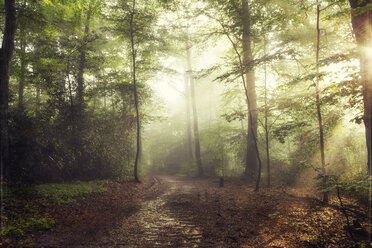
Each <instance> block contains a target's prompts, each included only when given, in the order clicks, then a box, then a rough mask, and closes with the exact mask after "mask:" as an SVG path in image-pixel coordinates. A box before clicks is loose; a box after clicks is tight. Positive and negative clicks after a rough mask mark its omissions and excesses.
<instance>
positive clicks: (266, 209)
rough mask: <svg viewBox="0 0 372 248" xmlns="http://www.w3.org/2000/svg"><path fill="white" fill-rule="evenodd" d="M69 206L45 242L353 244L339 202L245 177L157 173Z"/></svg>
mask: <svg viewBox="0 0 372 248" xmlns="http://www.w3.org/2000/svg"><path fill="white" fill-rule="evenodd" d="M121 187H127V188H124V189H122V188H121ZM144 192H145V193H144ZM115 199H116V200H115ZM350 204H351V202H350ZM355 209H356V210H358V212H360V213H362V212H363V209H362V208H361V207H360V206H355ZM68 211H70V212H69V213H72V214H75V216H72V217H71V218H70V219H71V220H69V219H68V218H67V220H66V221H64V220H63V219H61V220H60V224H59V226H58V227H56V228H55V229H54V230H52V231H51V232H50V233H49V234H47V235H42V237H41V238H38V239H37V240H38V242H36V243H35V244H36V246H37V247H84V248H85V247H141V248H146V247H267V248H280V247H282V248H284V247H293V248H296V247H298V248H300V247H301V248H305V247H309V248H310V247H353V242H352V241H351V240H350V237H349V236H348V234H347V232H345V229H344V225H345V221H344V217H343V215H342V212H341V211H340V210H339V209H336V208H334V207H331V206H322V205H321V204H320V202H319V201H317V200H316V199H313V198H306V197H298V196H294V195H289V194H287V193H285V192H284V191H282V190H275V189H262V190H261V191H260V192H259V193H257V192H253V189H252V188H250V187H248V186H247V185H245V184H244V183H242V182H239V181H229V180H228V181H226V184H225V187H224V188H219V187H218V180H217V179H191V178H189V179H187V178H178V177H170V176H166V177H165V176H164V177H150V178H148V179H147V181H146V182H144V183H142V184H140V185H126V184H124V185H122V186H120V187H118V188H117V189H116V188H114V189H112V190H111V192H108V194H107V195H105V196H102V197H98V198H96V199H91V200H89V201H87V204H85V205H81V204H79V205H77V206H76V207H75V210H74V209H72V210H71V207H69V209H68ZM86 213H89V214H86ZM66 216H69V215H68V214H65V215H64V216H63V217H66ZM350 218H351V219H352V220H354V219H358V220H359V221H360V223H362V225H364V226H366V223H367V219H366V218H365V217H363V216H362V215H360V216H358V215H354V216H350Z"/></svg>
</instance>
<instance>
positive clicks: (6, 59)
mask: <svg viewBox="0 0 372 248" xmlns="http://www.w3.org/2000/svg"><path fill="white" fill-rule="evenodd" d="M4 7H5V29H4V33H3V43H2V46H1V49H0V115H1V116H0V164H1V168H0V169H1V182H0V184H1V185H3V180H4V179H5V178H7V177H8V166H9V160H8V158H9V144H8V92H9V64H10V60H11V58H12V55H13V50H14V34H15V30H16V9H15V0H5V5H4ZM1 189H2V188H1ZM1 195H3V194H1Z"/></svg>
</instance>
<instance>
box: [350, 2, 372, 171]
mask: <svg viewBox="0 0 372 248" xmlns="http://www.w3.org/2000/svg"><path fill="white" fill-rule="evenodd" d="M349 3H350V7H351V9H352V19H351V21H352V26H353V31H354V34H355V39H356V42H357V44H358V50H359V58H360V74H361V77H362V83H361V84H362V86H363V103H364V118H363V120H364V125H365V130H366V143H367V151H368V157H367V159H368V162H367V168H368V174H369V175H370V176H371V175H372V165H371V154H372V151H371V149H372V144H371V141H372V140H371V139H372V137H371V130H372V127H371V125H372V120H371V118H372V70H371V68H372V30H371V28H372V10H370V8H368V6H367V5H370V4H372V0H362V1H361V0H349Z"/></svg>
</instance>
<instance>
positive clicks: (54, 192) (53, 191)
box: [32, 181, 107, 205]
mask: <svg viewBox="0 0 372 248" xmlns="http://www.w3.org/2000/svg"><path fill="white" fill-rule="evenodd" d="M106 182H107V181H89V182H74V183H65V184H56V183H51V184H40V185H36V186H34V187H33V189H32V190H33V191H34V192H35V194H36V197H38V198H41V199H42V201H44V202H46V203H48V204H56V205H61V204H66V203H70V202H73V201H74V198H75V197H77V196H82V195H89V194H92V193H100V192H105V191H106V188H105V186H104V185H105V183H106Z"/></svg>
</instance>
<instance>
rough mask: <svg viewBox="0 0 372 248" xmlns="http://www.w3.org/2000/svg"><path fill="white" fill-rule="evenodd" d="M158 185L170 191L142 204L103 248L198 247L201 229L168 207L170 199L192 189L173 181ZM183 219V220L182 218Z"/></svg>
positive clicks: (180, 182)
mask: <svg viewBox="0 0 372 248" xmlns="http://www.w3.org/2000/svg"><path fill="white" fill-rule="evenodd" d="M158 181H165V182H163V183H167V184H168V188H167V191H166V192H165V193H164V194H162V195H161V196H159V197H157V198H156V199H153V200H149V201H145V202H143V203H142V206H141V208H140V210H139V211H138V212H137V213H135V214H133V215H132V216H130V217H129V218H128V219H126V220H124V221H123V223H122V224H121V225H120V226H119V227H117V228H115V229H114V230H113V231H112V232H111V233H110V235H109V236H108V237H105V238H104V239H103V241H102V243H101V244H100V246H112V247H122V246H123V247H198V246H199V244H200V241H201V238H202V235H201V233H200V228H199V227H197V226H196V225H195V224H193V223H192V221H191V220H188V219H189V218H190V216H189V213H188V212H187V211H185V212H180V213H175V212H174V211H172V209H170V208H168V207H167V204H168V200H169V197H172V196H174V195H177V194H179V193H181V192H182V193H183V194H188V193H190V190H191V189H192V186H190V185H188V184H186V183H185V182H184V181H182V180H178V179H177V178H174V177H166V178H165V177H163V178H160V179H158ZM180 215H182V216H180Z"/></svg>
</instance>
